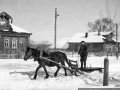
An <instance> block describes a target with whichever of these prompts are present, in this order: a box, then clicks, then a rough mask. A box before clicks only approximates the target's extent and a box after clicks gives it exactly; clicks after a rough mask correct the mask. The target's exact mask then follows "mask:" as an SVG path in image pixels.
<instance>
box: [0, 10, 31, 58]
mask: <svg viewBox="0 0 120 90" xmlns="http://www.w3.org/2000/svg"><path fill="white" fill-rule="evenodd" d="M12 21H13V18H12V17H11V16H10V15H9V14H7V13H6V12H2V13H0V55H2V56H1V57H0V58H3V57H5V56H4V54H5V55H10V54H11V55H14V57H12V56H11V57H12V58H21V57H22V55H23V53H24V52H25V50H26V47H27V46H28V44H29V38H30V35H31V33H30V32H29V31H26V30H24V29H22V28H20V27H18V26H15V25H13V24H12ZM15 55H16V56H15Z"/></svg>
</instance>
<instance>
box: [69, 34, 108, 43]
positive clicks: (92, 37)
mask: <svg viewBox="0 0 120 90" xmlns="http://www.w3.org/2000/svg"><path fill="white" fill-rule="evenodd" d="M109 33H110V32H101V33H100V35H98V32H89V33H88V37H87V38H85V33H77V34H75V35H73V37H72V38H71V39H70V40H69V41H68V43H80V42H81V41H85V42H86V43H98V42H99V43H101V42H104V40H103V39H105V37H103V36H102V35H107V34H109Z"/></svg>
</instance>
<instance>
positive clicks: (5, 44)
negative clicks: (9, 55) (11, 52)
mask: <svg viewBox="0 0 120 90" xmlns="http://www.w3.org/2000/svg"><path fill="white" fill-rule="evenodd" d="M4 47H5V48H9V39H5V40H4Z"/></svg>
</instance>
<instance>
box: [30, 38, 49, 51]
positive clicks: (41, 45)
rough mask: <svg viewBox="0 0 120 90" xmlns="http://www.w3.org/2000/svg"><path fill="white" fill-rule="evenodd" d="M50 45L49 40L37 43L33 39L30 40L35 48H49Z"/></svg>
mask: <svg viewBox="0 0 120 90" xmlns="http://www.w3.org/2000/svg"><path fill="white" fill-rule="evenodd" d="M50 46H51V44H50V43H49V41H42V42H40V43H36V42H34V41H33V40H31V41H30V47H33V48H39V49H41V50H46V49H49V47H50Z"/></svg>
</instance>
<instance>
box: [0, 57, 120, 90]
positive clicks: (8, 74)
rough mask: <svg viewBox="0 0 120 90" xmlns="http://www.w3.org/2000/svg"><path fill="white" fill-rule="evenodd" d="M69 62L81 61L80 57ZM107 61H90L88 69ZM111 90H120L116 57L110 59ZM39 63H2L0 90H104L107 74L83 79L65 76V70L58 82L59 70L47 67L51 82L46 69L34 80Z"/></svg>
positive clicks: (94, 74) (8, 60) (102, 58)
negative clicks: (83, 89)
mask: <svg viewBox="0 0 120 90" xmlns="http://www.w3.org/2000/svg"><path fill="white" fill-rule="evenodd" d="M68 58H70V59H72V60H78V56H77V55H76V56H74V58H73V57H71V55H69V56H68ZM104 58H105V57H88V60H87V66H88V67H90V66H92V67H103V60H104ZM109 61H110V62H109V63H110V65H109V71H110V73H109V86H107V87H120V60H116V58H115V57H109ZM37 66H38V64H37V62H34V61H33V60H28V61H24V60H23V59H0V90H40V89H42V90H53V89H54V90H61V89H64V90H78V88H88V87H97V88H99V87H103V86H102V83H103V73H100V72H98V71H95V72H92V73H85V74H84V75H80V76H77V77H76V76H71V74H70V73H69V71H68V76H67V77H65V76H64V72H63V69H61V70H60V71H59V73H58V76H57V77H56V78H54V77H53V74H54V72H55V71H56V68H55V67H52V68H50V67H47V70H48V72H49V74H50V78H48V79H44V77H45V73H44V71H43V69H40V70H39V72H38V77H37V79H36V80H31V78H33V75H34V72H35V69H36V67H37Z"/></svg>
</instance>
